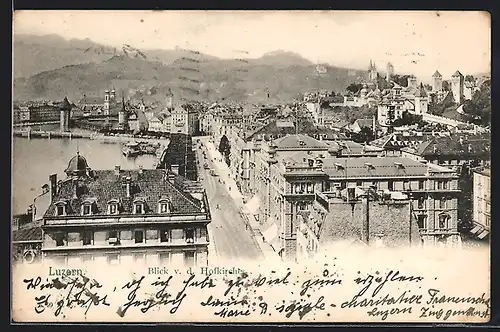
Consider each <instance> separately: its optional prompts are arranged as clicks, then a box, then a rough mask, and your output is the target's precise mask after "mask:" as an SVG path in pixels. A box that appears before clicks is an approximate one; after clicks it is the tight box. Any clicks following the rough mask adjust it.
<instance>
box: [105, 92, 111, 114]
mask: <svg viewBox="0 0 500 332" xmlns="http://www.w3.org/2000/svg"><path fill="white" fill-rule="evenodd" d="M109 96H110V94H109V90H108V89H106V91H104V115H109Z"/></svg>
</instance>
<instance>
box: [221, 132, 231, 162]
mask: <svg viewBox="0 0 500 332" xmlns="http://www.w3.org/2000/svg"><path fill="white" fill-rule="evenodd" d="M219 152H220V154H221V155H222V156H223V157H224V159H225V162H226V164H227V165H228V166H231V161H230V159H229V156H230V155H231V145H230V144H229V140H228V138H227V137H226V135H222V137H221V138H220V143H219Z"/></svg>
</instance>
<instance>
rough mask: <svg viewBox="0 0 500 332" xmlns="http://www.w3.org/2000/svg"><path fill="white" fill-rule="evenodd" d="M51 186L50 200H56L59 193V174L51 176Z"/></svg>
mask: <svg viewBox="0 0 500 332" xmlns="http://www.w3.org/2000/svg"><path fill="white" fill-rule="evenodd" d="M49 185H50V188H49V189H50V200H51V201H52V199H53V198H54V196H55V195H56V192H57V174H52V175H50V176H49Z"/></svg>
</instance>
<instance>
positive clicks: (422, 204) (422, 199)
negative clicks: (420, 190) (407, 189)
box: [418, 197, 425, 209]
mask: <svg viewBox="0 0 500 332" xmlns="http://www.w3.org/2000/svg"><path fill="white" fill-rule="evenodd" d="M418 208H419V209H425V197H419V198H418Z"/></svg>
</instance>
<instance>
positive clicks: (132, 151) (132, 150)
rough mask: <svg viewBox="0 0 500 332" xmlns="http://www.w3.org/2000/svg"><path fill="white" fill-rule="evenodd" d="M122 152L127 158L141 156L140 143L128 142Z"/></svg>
mask: <svg viewBox="0 0 500 332" xmlns="http://www.w3.org/2000/svg"><path fill="white" fill-rule="evenodd" d="M122 152H123V155H124V156H125V157H135V156H137V155H139V154H141V149H140V147H139V143H137V142H128V143H126V144H125V145H124V146H123V148H122Z"/></svg>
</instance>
